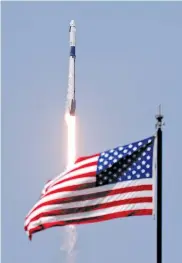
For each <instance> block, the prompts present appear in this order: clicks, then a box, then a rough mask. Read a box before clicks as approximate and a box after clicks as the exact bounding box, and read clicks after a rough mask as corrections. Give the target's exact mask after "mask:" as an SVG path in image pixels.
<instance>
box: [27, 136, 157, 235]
mask: <svg viewBox="0 0 182 263" xmlns="http://www.w3.org/2000/svg"><path fill="white" fill-rule="evenodd" d="M154 141H155V136H152V137H149V138H146V139H144V140H140V141H137V142H134V143H130V144H127V145H124V146H119V147H116V148H113V149H110V150H107V151H105V152H101V153H98V154H95V155H92V156H84V157H81V158H79V159H77V160H76V162H75V163H74V165H73V166H72V167H71V169H69V170H66V171H65V172H63V173H62V174H60V175H59V176H57V177H55V178H54V179H52V180H50V181H48V182H47V183H46V185H45V186H44V188H43V190H42V192H41V197H40V199H39V201H38V202H37V203H36V204H35V205H34V206H33V208H32V209H31V210H30V212H29V213H28V215H27V216H26V218H25V224H24V229H25V231H26V232H27V234H28V236H29V238H30V239H31V238H32V234H34V233H36V232H38V231H41V230H44V229H47V228H51V227H55V226H65V225H73V224H86V223H96V222H101V221H106V220H110V219H115V218H121V217H128V216H139V215H152V213H153V207H154V205H153V204H154V202H153V183H154V176H153V161H154V160H153V152H154Z"/></svg>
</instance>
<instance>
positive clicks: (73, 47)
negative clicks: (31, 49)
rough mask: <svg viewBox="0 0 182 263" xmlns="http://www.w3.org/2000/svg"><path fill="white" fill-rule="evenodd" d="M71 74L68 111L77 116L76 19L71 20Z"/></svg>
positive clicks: (69, 76) (69, 77)
mask: <svg viewBox="0 0 182 263" xmlns="http://www.w3.org/2000/svg"><path fill="white" fill-rule="evenodd" d="M69 41H70V54H69V75H68V93H67V105H66V113H69V114H70V115H71V116H75V111H76V98H75V60H76V25H75V21H74V20H71V22H70V27H69Z"/></svg>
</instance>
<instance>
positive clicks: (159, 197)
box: [156, 106, 163, 263]
mask: <svg viewBox="0 0 182 263" xmlns="http://www.w3.org/2000/svg"><path fill="white" fill-rule="evenodd" d="M156 119H157V123H156V128H157V263H162V126H163V115H162V114H161V106H159V114H158V115H156Z"/></svg>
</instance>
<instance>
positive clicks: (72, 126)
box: [65, 113, 76, 168]
mask: <svg viewBox="0 0 182 263" xmlns="http://www.w3.org/2000/svg"><path fill="white" fill-rule="evenodd" d="M65 120H66V123H67V127H68V137H67V140H68V141H67V143H68V145H67V146H68V153H67V154H68V160H67V168H70V166H72V165H73V164H74V162H75V158H76V117H75V116H71V115H69V113H66V115H65Z"/></svg>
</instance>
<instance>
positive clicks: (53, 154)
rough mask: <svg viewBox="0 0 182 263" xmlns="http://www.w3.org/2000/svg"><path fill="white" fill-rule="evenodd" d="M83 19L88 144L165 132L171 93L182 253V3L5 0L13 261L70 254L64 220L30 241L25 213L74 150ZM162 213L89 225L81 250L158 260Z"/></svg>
mask: <svg viewBox="0 0 182 263" xmlns="http://www.w3.org/2000/svg"><path fill="white" fill-rule="evenodd" d="M71 19H75V21H76V25H77V59H76V96H77V115H78V116H77V152H78V155H85V154H92V153H95V152H98V151H102V150H105V149H108V148H110V147H115V146H118V145H120V144H126V143H129V142H132V141H135V140H138V139H139V140H140V139H142V138H145V137H147V136H150V135H152V134H153V133H154V129H155V118H154V117H155V113H156V111H157V106H158V104H159V103H161V104H162V108H163V112H164V115H165V122H166V126H165V128H164V147H163V151H164V155H163V167H164V174H163V181H164V183H163V198H164V202H163V231H164V233H163V240H164V242H163V248H164V250H163V252H164V262H165V263H171V262H175V263H178V262H181V260H180V258H181V251H180V249H181V235H182V230H181V229H182V228H181V216H182V211H181V183H182V176H181V169H180V162H181V146H182V140H181V134H182V124H181V112H182V104H181V99H182V91H181V89H182V73H181V69H182V49H181V47H182V34H181V32H182V4H181V3H143V2H140V3H131V2H130V3H123V2H120V3H119V2H117V3H112V2H110V3H109V2H107V3H106V2H105V3H102V2H90V3H86V2H85V3H83V2H79V3H71V2H68V3H65V2H63V3H61V2H54V3H48V2H46V3H41V2H37V3H35V2H29V3H25V2H19V3H18V2H17V3H10V2H9V3H8V2H7V3H3V4H2V174H3V177H2V251H3V252H2V261H3V262H4V263H13V262H20V263H21V262H26V263H38V262H44V263H48V262H54V263H57V262H59V263H60V262H63V263H64V262H65V255H64V253H63V252H61V251H60V245H61V242H62V241H63V240H62V233H63V228H52V229H49V230H47V231H43V232H41V233H37V234H35V236H34V237H33V241H32V242H29V240H28V238H27V236H26V234H25V232H24V229H23V225H24V217H25V215H26V213H27V212H28V211H29V209H30V208H31V207H32V205H33V204H34V203H35V202H36V201H37V199H38V197H39V194H40V190H41V189H42V187H43V184H44V183H45V182H46V181H47V179H50V178H52V177H54V176H55V175H57V174H58V173H60V172H61V171H63V170H64V168H65V162H66V127H65V124H64V119H63V117H64V109H65V97H66V90H67V81H68V80H67V78H68V55H69V38H68V37H69V36H68V28H69V22H70V20H71ZM155 224H156V221H154V220H153V218H152V217H137V218H135V217H132V218H126V219H121V220H113V221H108V222H105V223H100V224H91V225H86V226H79V227H78V228H77V230H78V244H77V249H78V255H77V260H76V262H79V263H97V262H105V263H110V262H121V261H122V262H128V263H130V262H140V263H146V262H147V263H153V262H155V248H156V242H155V241H156V233H155V232H156V225H155Z"/></svg>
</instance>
